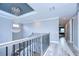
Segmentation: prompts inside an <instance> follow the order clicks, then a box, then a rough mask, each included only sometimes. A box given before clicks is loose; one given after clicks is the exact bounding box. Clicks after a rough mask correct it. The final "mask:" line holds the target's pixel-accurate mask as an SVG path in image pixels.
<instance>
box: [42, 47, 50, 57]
mask: <svg viewBox="0 0 79 59" xmlns="http://www.w3.org/2000/svg"><path fill="white" fill-rule="evenodd" d="M48 50H49V47H48V48H47V50H46V52H45V53H44V55H43V56H46V53H47V51H48Z"/></svg>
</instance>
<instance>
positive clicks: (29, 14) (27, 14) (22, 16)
mask: <svg viewBox="0 0 79 59" xmlns="http://www.w3.org/2000/svg"><path fill="white" fill-rule="evenodd" d="M34 14H37V12H35V11H32V12H29V13H25V14H23V15H21V16H18V18H24V17H27V16H31V15H34Z"/></svg>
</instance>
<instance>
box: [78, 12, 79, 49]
mask: <svg viewBox="0 0 79 59" xmlns="http://www.w3.org/2000/svg"><path fill="white" fill-rule="evenodd" d="M78 50H79V12H78Z"/></svg>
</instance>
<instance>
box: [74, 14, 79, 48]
mask: <svg viewBox="0 0 79 59" xmlns="http://www.w3.org/2000/svg"><path fill="white" fill-rule="evenodd" d="M77 17H78V15H77V14H76V15H75V16H74V17H73V44H74V46H75V47H77V48H78V18H77Z"/></svg>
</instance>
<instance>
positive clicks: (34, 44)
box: [33, 39, 35, 55]
mask: <svg viewBox="0 0 79 59" xmlns="http://www.w3.org/2000/svg"><path fill="white" fill-rule="evenodd" d="M33 42H34V43H33V44H34V47H33V49H34V52H33V55H35V39H33Z"/></svg>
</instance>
